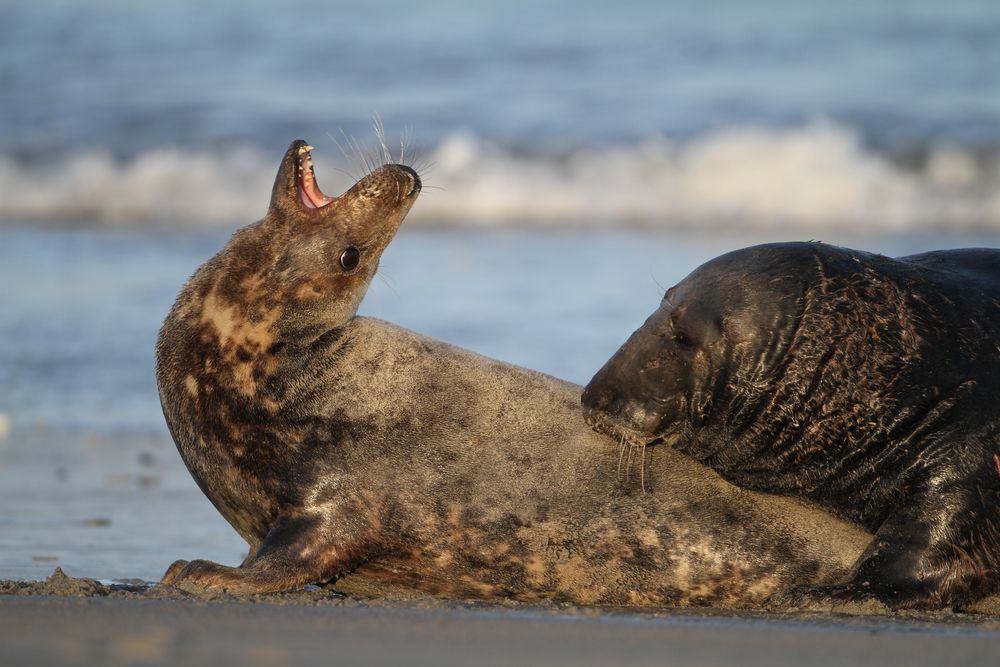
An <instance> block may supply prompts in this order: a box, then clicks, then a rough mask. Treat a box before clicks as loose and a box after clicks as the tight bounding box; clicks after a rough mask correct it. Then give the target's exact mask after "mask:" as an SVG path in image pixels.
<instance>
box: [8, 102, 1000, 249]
mask: <svg viewBox="0 0 1000 667" xmlns="http://www.w3.org/2000/svg"><path fill="white" fill-rule="evenodd" d="M340 154H341V153H340V151H339V150H338V149H337V148H336V147H334V146H333V145H332V144H331V145H330V146H329V147H326V146H324V145H321V147H320V149H319V150H317V152H316V154H315V158H316V163H317V166H316V170H317V174H318V178H319V180H320V183H321V184H322V186H323V188H324V190H325V191H326V192H327V193H328V194H331V193H335V192H340V191H342V190H343V189H345V188H346V187H348V186H349V185H350V183H351V179H350V178H349V176H348V175H347V173H346V172H351V171H352V170H353V172H354V173H355V174H358V173H359V172H360V171H361V168H360V167H359V163H356V164H353V165H350V164H348V165H347V166H346V167H345V166H344V163H347V162H349V160H346V159H345V160H343V161H342V162H341V163H340V164H338V163H337V162H335V161H334V160H335V159H336V158H337V157H338V156H340ZM279 159H280V155H265V154H264V153H263V152H262V151H260V150H258V149H254V148H247V147H244V148H239V149H234V150H229V151H221V150H219V151H214V150H203V151H190V150H183V149H179V148H160V149H156V150H151V151H148V152H146V153H143V154H141V155H139V156H137V157H136V158H134V159H131V160H128V161H122V160H118V159H115V158H114V157H112V156H111V155H110V154H109V153H104V152H86V153H80V154H75V155H71V156H69V157H66V158H64V159H62V160H61V161H60V162H59V163H57V164H37V165H31V164H27V163H24V162H23V161H19V160H18V159H15V158H13V157H10V156H0V192H3V196H2V197H0V221H2V222H7V223H12V222H25V221H47V222H58V223H66V222H76V223H80V224H94V223H102V224H122V225H142V224H171V225H184V226H234V225H239V224H244V223H247V222H250V221H252V220H255V219H258V218H260V217H261V215H262V214H263V213H264V211H265V210H266V206H267V201H268V197H269V194H270V190H271V185H272V182H273V178H274V173H275V171H276V170H277V164H278V160H279ZM356 162H357V161H356ZM418 162H425V163H426V164H427V165H428V166H427V168H426V169H423V175H424V177H425V182H426V183H427V184H428V185H430V186H433V187H431V188H428V189H427V190H425V194H424V195H422V197H421V201H420V202H419V203H418V204H417V206H415V207H414V210H413V211H412V213H411V214H410V217H409V218H408V220H409V224H448V225H470V226H503V225H519V226H527V225H550V226H559V225H633V226H644V227H650V228H661V229H689V230H692V231H699V232H705V231H710V230H711V229H713V228H718V229H721V228H726V229H750V230H762V229H773V228H779V227H780V228H783V229H788V228H791V229H799V230H801V231H802V232H803V233H806V234H808V232H810V231H812V230H828V229H831V228H835V229H844V230H847V231H855V232H862V231H870V232H873V233H882V232H892V231H901V230H909V229H920V230H958V229H1000V159H998V157H997V155H996V154H995V153H993V154H985V155H984V154H982V153H974V152H973V151H971V150H969V149H964V148H958V147H948V146H932V147H928V148H926V149H924V150H922V151H920V155H919V159H917V158H914V159H910V160H908V161H904V160H900V159H894V158H892V157H890V156H888V155H885V154H882V153H879V152H877V151H874V150H872V149H870V148H868V147H866V146H865V145H864V143H863V142H862V141H861V139H860V138H859V136H858V134H857V133H856V132H854V131H853V130H852V129H851V128H848V127H844V126H841V125H836V124H833V123H827V122H816V123H812V124H809V125H805V126H802V127H797V128H786V129H765V128H754V127H748V128H730V129H725V130H719V131H717V132H715V133H712V134H709V135H706V136H703V137H701V138H696V139H693V140H689V141H685V142H677V141H672V140H670V139H668V138H664V137H652V138H649V139H647V140H645V141H642V142H639V143H637V144H633V145H630V146H617V147H614V146H612V147H602V148H581V149H579V150H577V151H575V152H568V153H565V154H561V155H549V154H542V155H539V154H531V153H525V152H523V151H521V152H518V151H512V150H509V149H507V148H504V147H502V146H499V145H497V144H494V143H490V142H488V141H485V140H482V139H479V138H477V137H475V136H473V135H470V134H464V133H457V134H453V135H451V136H449V137H447V138H446V139H445V140H444V141H442V142H441V143H440V144H439V145H438V146H437V147H435V148H434V149H432V150H429V151H425V152H424V158H423V159H422V160H419V161H418ZM418 166H419V164H418ZM341 168H343V169H344V171H341Z"/></svg>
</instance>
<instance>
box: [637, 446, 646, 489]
mask: <svg viewBox="0 0 1000 667" xmlns="http://www.w3.org/2000/svg"><path fill="white" fill-rule="evenodd" d="M639 457H640V458H639V488H640V489H642V492H643V493H645V492H646V443H645V442H644V443H642V449H641V450H639Z"/></svg>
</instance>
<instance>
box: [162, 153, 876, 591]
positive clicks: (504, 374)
mask: <svg viewBox="0 0 1000 667" xmlns="http://www.w3.org/2000/svg"><path fill="white" fill-rule="evenodd" d="M311 172H312V170H311V163H310V160H309V157H308V148H307V147H306V146H305V145H304V144H303V143H302V142H295V143H293V144H292V146H291V147H290V149H289V151H288V153H287V154H286V155H285V158H284V160H283V161H282V166H281V169H280V171H279V173H278V177H277V180H276V184H275V187H274V194H273V197H272V204H271V207H270V210H269V211H268V214H267V216H266V217H265V218H264V219H263V220H262V221H261V222H259V223H257V224H255V225H252V226H250V227H248V228H246V229H244V230H242V231H240V232H238V233H237V234H236V235H235V236H234V237H233V239H232V240H231V241H230V242H229V244H228V245H227V246H226V247H225V248H224V249H223V250H222V251H221V252H220V253H219V254H218V255H216V256H215V257H214V258H212V259H211V260H209V261H208V262H207V263H206V264H205V265H204V266H202V267H201V268H200V269H199V270H198V271H197V272H196V273H195V275H194V276H193V277H192V278H191V280H190V281H189V282H188V284H187V285H186V286H185V287H184V288H183V289H182V291H181V293H180V295H179V297H178V299H177V302H176V304H175V305H174V307H173V309H172V310H171V312H170V314H169V315H168V317H167V319H166V322H165V323H164V325H163V329H162V331H161V334H160V338H159V341H158V344H157V380H158V383H159V389H160V397H161V401H162V404H163V411H164V414H165V416H166V419H167V423H168V425H169V427H170V431H171V433H172V435H173V437H174V440H175V442H176V443H177V447H178V450H179V451H180V453H181V456H182V458H183V459H184V462H185V463H186V465H187V466H188V468H189V470H190V471H191V474H192V475H193V476H194V478H195V480H196V481H197V483H198V485H199V486H200V487H201V489H202V490H203V491H204V492H205V494H206V495H207V496H208V498H209V499H210V500H211V501H212V503H213V504H214V505H215V507H216V508H217V509H218V510H219V512H220V513H221V514H222V515H223V516H224V517H225V518H226V520H227V521H228V522H229V523H230V524H231V525H232V526H233V527H234V528H235V529H236V531H237V532H238V533H239V534H240V535H241V536H242V537H243V538H244V539H245V540H246V541H247V543H248V544H249V546H250V553H249V556H248V557H247V559H246V560H245V561H244V562H243V563H242V565H240V566H239V567H229V566H225V565H220V564H216V563H211V562H208V561H204V560H194V561H190V562H188V561H178V562H177V563H175V564H174V565H172V566H171V567H170V568H169V569H168V571H167V573H166V574H165V575H164V578H163V582H164V583H165V584H170V585H174V586H178V587H180V588H183V589H185V590H189V591H213V590H225V591H229V592H233V593H239V594H246V593H261V592H271V591H281V590H287V589H294V588H297V587H301V586H303V585H306V584H310V583H319V582H329V581H332V580H336V581H337V587H338V588H340V589H342V590H344V591H347V592H351V591H355V592H367V593H379V592H384V591H387V590H395V589H405V590H409V591H417V592H422V593H429V594H433V595H438V596H444V597H449V598H501V597H503V598H514V599H518V600H526V601H531V600H542V599H545V600H559V601H567V602H574V603H581V604H610V605H707V604H711V605H715V606H752V605H758V604H761V603H762V602H763V601H764V600H765V599H766V598H767V597H768V596H770V595H771V594H772V593H774V592H775V591H777V590H781V589H783V588H786V587H788V586H791V585H793V584H798V583H824V582H832V581H835V580H837V579H838V578H839V577H842V576H844V575H845V574H846V572H847V568H848V567H849V566H850V564H851V563H852V562H853V561H854V560H855V559H856V558H857V556H858V554H859V553H860V552H861V550H862V549H863V548H864V546H865V544H866V543H867V542H868V540H869V539H870V536H869V535H867V534H865V533H864V532H863V531H860V530H858V529H856V528H854V527H852V526H850V525H849V524H847V523H846V522H842V521H839V520H837V519H834V518H832V517H830V516H828V515H827V514H826V513H824V512H821V511H818V510H816V509H815V508H813V507H811V506H808V505H805V504H802V503H800V502H798V501H795V500H790V499H783V498H777V497H769V496H764V495H760V494H755V493H748V492H746V491H742V490H740V489H737V488H735V487H733V486H732V485H730V484H729V483H727V482H725V481H724V480H722V479H721V478H720V477H719V476H717V475H716V474H715V473H713V472H712V471H710V470H708V469H707V468H704V467H703V466H701V465H699V464H697V463H695V462H693V461H690V460H688V459H686V458H685V457H683V456H681V455H679V454H676V453H674V452H670V451H669V450H663V449H661V450H644V451H643V450H632V449H629V448H626V449H624V450H621V453H620V450H619V447H618V445H619V443H618V442H617V441H615V440H612V439H610V438H609V437H607V436H605V435H601V434H598V433H596V432H594V431H593V430H592V429H591V428H590V427H589V426H588V425H587V424H586V423H585V421H584V419H583V417H582V415H581V414H580V410H579V400H580V391H581V388H580V387H578V386H576V385H572V384H569V383H566V382H562V381H560V380H557V379H554V378H551V377H549V376H546V375H543V374H540V373H536V372H533V371H529V370H525V369H522V368H518V367H516V366H512V365H509V364H505V363H502V362H498V361H494V360H491V359H487V358H484V357H481V356H478V355H475V354H473V353H471V352H468V351H465V350H462V349H460V348H456V347H454V346H451V345H448V344H446V343H443V342H440V341H435V340H433V339H429V338H426V337H424V336H420V335H418V334H415V333H412V332H409V331H407V330H405V329H401V328H399V327H396V326H394V325H392V324H389V323H387V322H383V321H380V320H375V319H370V318H363V317H357V316H355V311H356V309H357V306H358V304H359V303H360V301H361V299H362V297H363V295H364V293H365V289H366V288H367V285H368V282H369V281H370V280H371V278H372V275H373V274H374V272H375V269H376V266H377V264H378V261H379V256H380V254H381V252H382V250H383V249H384V248H385V246H386V244H387V243H388V242H389V239H390V238H391V237H392V235H393V233H394V232H395V230H396V228H397V227H398V226H399V224H400V222H401V220H402V219H403V216H404V215H405V214H406V212H407V210H408V209H409V208H410V206H411V204H412V202H413V200H414V198H415V197H416V195H417V193H418V192H419V190H420V187H421V185H420V180H419V177H418V176H417V175H416V174H415V173H414V172H413V171H412V170H411V169H409V168H408V167H404V166H400V165H385V166H382V167H380V168H378V169H376V170H375V171H373V172H372V173H371V174H369V175H368V176H366V177H365V178H363V179H362V180H361V181H360V182H359V183H358V184H357V185H355V186H354V187H353V188H351V189H350V190H348V191H347V192H346V193H345V194H344V195H342V196H341V197H338V198H335V199H332V198H328V197H326V196H325V195H322V194H321V193H320V192H319V190H318V188H317V187H316V185H315V178H314V176H313V175H312V173H311ZM619 469H620V471H621V472H620V474H618V471H619Z"/></svg>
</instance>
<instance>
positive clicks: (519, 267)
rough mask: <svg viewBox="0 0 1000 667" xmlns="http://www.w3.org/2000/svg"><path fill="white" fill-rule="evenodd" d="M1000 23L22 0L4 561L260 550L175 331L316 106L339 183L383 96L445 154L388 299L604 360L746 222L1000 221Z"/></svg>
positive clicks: (138, 559)
mask: <svg viewBox="0 0 1000 667" xmlns="http://www.w3.org/2000/svg"><path fill="white" fill-rule="evenodd" d="M998 36H1000V3H997V2H995V1H992V0H981V1H966V2H951V3H947V4H944V3H940V2H924V1H919V0H912V1H908V2H899V1H897V0H870V1H869V2H865V3H855V2H843V3H809V2H795V1H792V0H788V1H785V2H775V1H770V2H766V1H760V2H752V3H750V2H738V1H736V0H720V1H718V2H713V3H702V2H680V1H674V2H628V3H598V2H573V1H570V0H563V1H558V2H548V3H529V2H522V1H514V0H505V1H502V2H501V1H494V2H481V3H475V4H468V5H466V4H463V3H456V2H450V1H446V0H429V1H426V2H422V3H417V4H414V3H412V2H386V3H357V2H349V3H348V2H345V3H336V2H320V1H318V0H317V1H315V2H309V1H306V0H297V1H292V2H284V3H266V2H263V1H259V0H244V1H242V2H234V1H227V2H210V3H209V2H194V1H192V0H179V1H175V2H166V1H156V0H150V1H148V2H127V1H125V0H91V1H90V2H72V1H69V0H67V1H58V0H35V1H34V2H2V1H0V285H2V286H4V288H3V290H2V291H0V577H11V576H13V577H38V576H43V575H44V574H46V573H47V572H49V571H51V569H52V567H53V566H54V564H58V565H61V566H63V567H65V568H67V570H68V571H69V572H71V573H72V574H84V575H88V576H97V577H102V578H114V577H126V576H136V577H143V578H147V579H148V578H155V577H157V576H159V574H161V573H162V571H163V569H164V568H165V567H166V565H168V564H169V562H170V561H171V560H172V559H174V558H180V557H209V558H214V559H217V560H222V561H224V562H238V561H239V560H240V558H241V557H242V553H241V549H242V548H243V546H242V544H241V543H240V541H239V539H238V538H237V537H236V536H235V535H234V534H233V533H232V531H231V530H230V529H229V528H227V527H226V526H225V524H224V523H222V520H221V519H220V518H219V517H218V516H217V515H216V514H215V512H214V510H213V509H212V508H211V506H210V505H209V504H208V503H207V501H206V500H205V499H204V498H202V496H201V495H200V493H199V492H198V490H197V488H196V487H195V486H194V484H193V482H191V480H190V478H189V476H188V475H187V474H186V472H185V471H184V469H183V466H182V465H181V463H180V461H179V459H178V457H177V455H176V452H174V450H173V445H172V443H170V441H169V438H168V436H167V435H166V432H165V428H164V425H163V420H162V416H161V414H160V411H159V405H158V402H157V397H156V390H155V385H154V381H153V372H152V363H153V342H154V340H155V336H156V331H157V329H158V327H159V324H160V322H161V321H162V318H163V316H164V315H165V314H166V311H167V309H168V308H169V305H170V303H171V301H172V299H173V297H174V295H175V294H176V292H177V290H178V288H179V287H180V285H181V284H182V283H183V282H184V280H185V279H186V278H187V276H188V275H190V273H191V272H192V271H193V270H194V269H195V268H196V267H197V266H198V264H200V263H201V262H202V261H204V260H205V259H206V258H207V257H209V256H210V255H212V254H213V253H214V252H215V251H216V250H217V249H218V248H219V247H220V246H221V245H222V244H223V243H224V242H225V240H226V238H227V237H228V235H229V233H231V231H232V230H233V229H235V228H237V227H238V226H241V225H244V224H247V223H249V222H251V221H253V220H255V219H257V218H259V217H260V216H261V215H262V214H263V213H264V211H265V209H266V205H267V200H268V194H269V191H270V186H271V182H272V179H273V177H274V172H275V170H276V166H277V162H278V160H279V158H280V156H281V154H282V153H283V151H284V149H285V147H286V146H287V145H288V143H289V142H290V141H291V140H292V139H294V138H299V137H301V138H305V139H307V140H309V141H310V142H311V143H312V144H313V145H315V146H316V151H315V157H316V161H317V174H318V178H319V181H320V183H321V185H322V187H323V188H324V190H326V191H327V192H328V193H331V194H333V193H336V192H337V191H339V190H342V189H343V188H346V187H348V186H349V185H350V183H351V181H352V177H356V176H358V175H359V174H360V173H362V172H363V171H364V170H365V168H366V167H365V161H366V160H371V159H372V157H371V156H372V155H373V154H374V153H373V151H374V149H375V147H376V139H375V134H374V132H373V130H372V123H373V118H374V117H375V116H376V114H377V116H378V118H380V119H381V122H382V124H383V125H384V126H385V130H386V136H387V141H388V143H389V148H390V149H391V150H392V151H393V152H394V158H395V159H399V158H400V153H401V152H403V153H404V155H403V156H402V159H403V160H404V161H407V162H410V163H412V164H414V165H415V166H417V167H418V168H419V170H420V172H421V175H422V176H423V177H424V181H425V183H426V184H427V186H428V187H427V188H426V189H425V190H424V192H423V194H422V195H421V198H420V199H419V201H418V202H417V203H416V205H415V207H414V209H413V211H412V212H411V214H410V216H409V218H408V220H407V222H406V224H405V225H404V229H403V231H402V233H401V234H400V237H399V238H398V239H397V240H396V241H394V243H393V244H392V245H391V246H390V248H389V250H388V251H387V253H386V255H385V257H384V260H383V262H382V268H381V271H380V277H379V278H377V279H376V281H375V282H374V284H373V286H372V289H371V291H370V293H369V296H368V298H367V299H366V300H365V302H364V304H363V305H362V313H364V314H369V315H373V316H377V317H382V318H384V319H388V320H391V321H393V322H396V323H399V324H401V325H403V326H407V327H410V328H412V329H415V330H417V331H419V332H421V333H424V334H427V335H431V336H435V337H438V338H442V339H445V340H448V341H451V342H454V343H456V344H459V345H462V346H465V347H469V348H471V349H473V350H476V351H478V352H481V353H484V354H487V355H490V356H493V357H498V358H501V359H504V360H507V361H511V362H513V363H518V364H521V365H525V366H528V367H532V368H536V369H539V370H542V371H545V372H549V373H552V374H554V375H557V376H560V377H563V378H566V379H569V380H573V381H576V382H585V381H586V380H587V379H588V378H589V377H590V376H591V375H592V374H593V372H594V371H596V369H597V368H599V367H600V365H601V364H602V363H603V362H604V360H605V359H606V358H607V357H608V356H609V355H610V354H611V353H612V352H613V351H614V350H615V349H616V348H617V347H618V345H619V344H620V343H621V342H622V341H623V340H624V339H625V337H626V336H627V335H628V333H629V332H631V331H632V330H633V329H634V328H635V327H637V326H638V325H639V324H640V323H641V322H642V321H643V319H644V318H645V317H646V315H647V314H648V312H649V311H650V310H651V309H652V308H653V307H654V306H655V305H656V303H657V301H658V299H659V296H660V294H661V293H662V290H663V288H665V287H667V286H669V285H671V284H673V283H674V282H676V281H677V280H679V279H680V278H681V277H683V276H684V275H685V274H687V273H688V272H689V271H691V270H692V269H693V268H695V267H696V266H697V265H698V264H699V263H701V262H702V261H704V260H706V259H708V258H710V257H712V256H715V255H717V254H720V253H722V252H724V251H726V250H730V249H733V248H735V247H740V246H743V245H747V244H750V243H755V242H760V241H766V240H785V239H810V238H811V239H822V240H826V241H830V242H834V243H841V244H847V245H851V246H855V247H864V248H867V249H871V250H877V251H882V252H886V253H889V254H905V253H909V252H916V251H919V250H926V249H929V248H934V247H955V246H964V245H993V246H996V245H998V242H1000V39H998ZM404 137H405V138H404ZM355 142H356V145H355ZM401 143H402V144H404V145H405V150H404V149H403V148H402V147H401V145H400V144H401ZM366 153H367V155H366Z"/></svg>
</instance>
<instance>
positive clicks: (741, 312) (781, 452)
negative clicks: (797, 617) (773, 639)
mask: <svg viewBox="0 0 1000 667" xmlns="http://www.w3.org/2000/svg"><path fill="white" fill-rule="evenodd" d="M998 401H1000V252H998V251H995V250H983V249H968V250H953V251H939V252H931V253H926V254H922V255H915V256H911V257H904V258H901V259H890V258H887V257H882V256H878V255H871V254H867V253H863V252H856V251H852V250H847V249H844V248H837V247H832V246H827V245H823V244H819V243H788V244H770V245H763V246H757V247H753V248H747V249H744V250H739V251H736V252H733V253H729V254H727V255H723V256H722V257H719V258H717V259H715V260H712V261H710V262H708V263H706V264H705V265H703V266H701V267H700V268H698V269H697V270H695V271H694V272H693V273H692V274H691V275H690V276H688V277H687V278H685V279H684V280H683V281H682V282H681V283H679V284H678V285H676V286H675V287H673V288H671V289H670V290H668V291H667V293H666V296H665V297H664V299H663V302H662V304H661V305H660V307H659V309H658V310H657V311H656V312H654V313H653V315H652V316H651V317H650V318H649V319H648V320H647V321H646V323H645V324H644V325H643V326H642V327H641V328H640V329H639V330H638V331H636V332H635V333H634V334H633V335H632V337H631V338H629V340H628V341H627V342H626V343H625V345H623V346H622V348H621V349H620V350H619V351H618V352H617V353H616V354H615V355H614V356H613V357H612V358H611V359H610V360H609V361H608V363H607V364H606V365H605V366H604V368H602V369H601V370H600V371H599V372H598V373H597V375H596V376H595V377H594V378H593V380H591V382H590V383H589V385H588V386H587V389H586V390H585V392H584V397H583V404H584V411H585V413H586V415H587V419H588V420H589V421H590V422H591V423H593V424H594V425H596V426H597V427H598V428H601V429H603V430H606V431H610V432H616V433H622V434H627V435H628V437H629V438H631V439H634V440H637V441H643V442H645V441H648V440H650V438H654V437H656V438H663V439H664V440H667V441H670V442H672V443H673V444H674V446H675V447H676V448H677V449H678V450H680V451H682V452H684V453H686V454H689V455H691V456H692V457H693V458H695V459H697V460H698V461H701V462H703V463H705V464H707V465H709V466H711V467H712V468H714V469H715V470H717V471H719V472H720V473H721V474H722V475H723V476H724V477H725V478H726V479H728V480H730V481H732V482H734V483H736V484H738V485H740V486H742V487H745V488H750V489H755V490H765V491H770V492H778V493H783V494H793V495H796V496H801V497H805V498H809V499H811V500H813V501H815V502H817V503H819V504H821V505H823V506H826V507H828V508H831V509H833V510H835V511H836V512H837V513H838V514H840V515H841V516H842V517H845V518H848V519H851V520H853V521H856V522H858V523H860V524H861V525H863V526H864V527H866V528H867V529H868V530H871V531H873V532H875V533H876V538H875V540H874V541H873V542H872V543H871V545H870V546H869V547H868V548H867V550H866V551H865V553H864V554H863V556H862V557H861V559H860V560H859V561H858V563H857V564H856V566H855V568H854V570H853V572H852V576H851V577H850V578H849V579H848V580H846V581H845V582H842V583H840V584H838V585H836V586H832V587H818V588H801V589H798V590H797V591H796V592H795V593H794V594H792V595H789V596H785V598H784V599H785V600H786V601H789V602H792V603H795V604H801V603H808V602H822V603H825V602H829V601H863V600H867V599H872V598H874V599H876V600H878V601H881V602H883V603H886V604H888V605H890V606H893V607H940V606H945V605H956V604H960V603H963V602H966V601H969V600H971V599H975V598H977V597H982V596H985V595H987V594H989V593H991V592H992V591H995V590H997V587H998V575H1000V455H998V451H1000V412H998V410H997V408H996V405H997V403H998Z"/></svg>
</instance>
